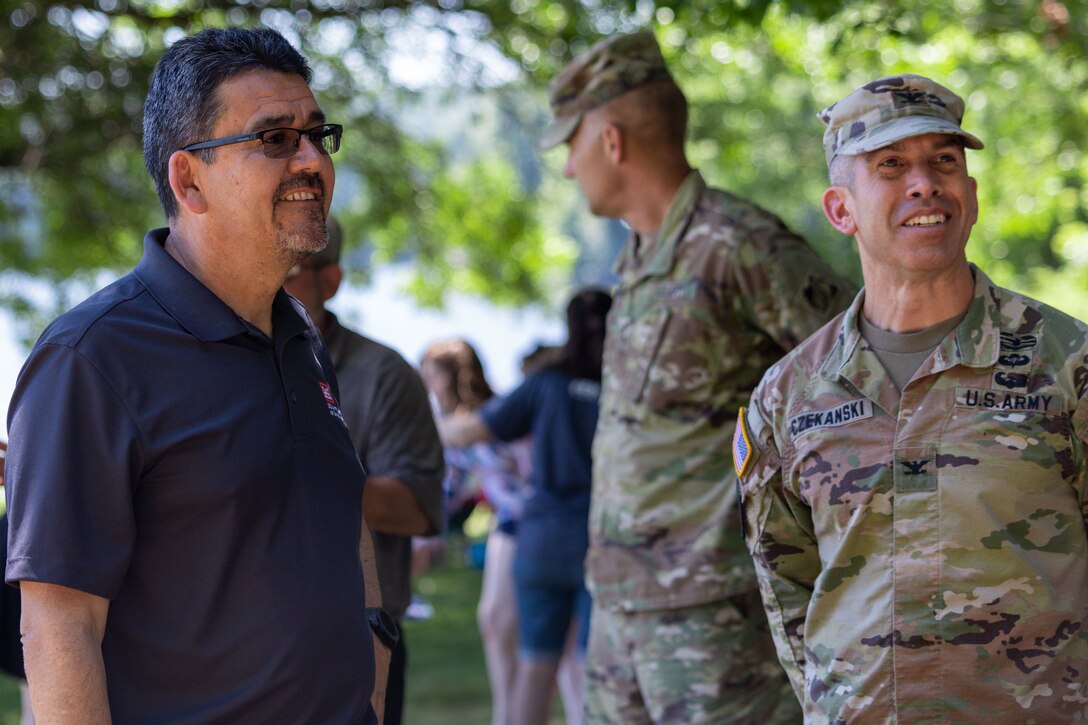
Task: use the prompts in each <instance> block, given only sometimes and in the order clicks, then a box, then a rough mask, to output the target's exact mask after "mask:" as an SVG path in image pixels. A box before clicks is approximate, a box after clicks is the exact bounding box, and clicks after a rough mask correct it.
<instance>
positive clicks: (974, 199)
mask: <svg viewBox="0 0 1088 725" xmlns="http://www.w3.org/2000/svg"><path fill="white" fill-rule="evenodd" d="M967 180H968V181H970V182H971V226H974V225H975V224H976V223H978V182H977V181H975V177H973V176H968V177H967Z"/></svg>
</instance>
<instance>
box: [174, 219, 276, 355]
mask: <svg viewBox="0 0 1088 725" xmlns="http://www.w3.org/2000/svg"><path fill="white" fill-rule="evenodd" d="M196 238H197V237H194V236H193V234H192V233H191V232H188V231H187V230H186V231H181V230H176V229H175V228H174V227H171V229H170V235H169V236H168V237H167V238H166V243H165V244H164V248H165V249H166V252H167V254H169V255H170V256H171V257H173V258H174V259H175V260H176V261H177V263H178V264H180V265H181V266H182V267H184V268H185V269H186V270H188V272H189V274H191V275H193V276H194V277H196V278H197V279H198V280H200V283H201V284H203V285H204V286H205V287H207V288H208V289H209V290H211V292H212V294H214V295H215V296H216V297H218V298H219V299H221V300H223V302H224V303H225V304H226V305H227V306H228V307H230V308H231V309H232V310H234V312H235V313H236V314H237V315H238V316H239V317H241V318H242V319H243V320H246V321H247V322H249V323H250V324H251V325H253V326H254V327H256V328H257V329H259V330H260V331H261V332H263V333H264V334H266V335H268V337H270V338H271V337H272V301H273V299H275V297H276V292H277V291H279V289H280V287H281V286H282V285H283V280H284V278H285V277H286V276H287V269H288V268H289V267H290V265H289V264H286V261H285V260H284V261H280V260H275V261H273V260H263V262H262V261H255V260H254V259H247V258H246V255H245V253H244V252H241V253H239V250H237V249H234V248H231V247H229V246H227V245H223V246H221V247H216V246H214V245H213V244H212V243H204V242H202V241H194V239H196ZM285 265H286V266H285Z"/></svg>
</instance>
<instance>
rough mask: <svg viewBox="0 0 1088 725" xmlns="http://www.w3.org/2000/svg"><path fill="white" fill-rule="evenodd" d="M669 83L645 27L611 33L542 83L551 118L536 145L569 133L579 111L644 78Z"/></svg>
mask: <svg viewBox="0 0 1088 725" xmlns="http://www.w3.org/2000/svg"><path fill="white" fill-rule="evenodd" d="M661 81H668V82H672V76H671V75H670V74H669V69H668V67H666V65H665V58H664V57H663V56H662V55H661V47H660V46H658V44H657V39H656V38H655V37H654V34H653V33H651V32H649V31H643V32H641V33H630V34H627V35H613V36H611V37H608V38H605V39H604V40H602V41H600V42H599V43H597V44H596V45H594V46H593V47H592V48H590V49H589V50H588V51H586V52H585V53H583V54H582V55H580V56H578V57H577V58H575V59H574V60H573V61H571V62H570V63H569V64H568V65H567V66H566V67H565V68H563V70H561V71H559V74H558V75H557V76H556V77H555V78H553V79H552V82H551V83H549V84H548V101H549V103H550V104H551V107H552V112H553V113H554V114H555V120H554V121H553V122H552V125H551V126H550V127H549V128H548V129H547V130H545V132H544V135H543V137H542V138H541V140H540V144H539V147H540V149H541V150H542V151H547V150H548V149H550V148H554V147H555V146H558V145H559V144H561V143H563V142H564V141H566V140H567V139H569V138H570V137H571V135H572V134H573V133H574V131H575V129H577V128H578V124H579V123H581V121H582V114H584V113H585V112H586V111H589V110H590V109H593V108H596V107H597V106H600V105H602V104H604V103H607V102H608V101H611V100H612V99H613V98H616V97H617V96H621V95H623V94H624V93H627V91H631V90H634V89H635V88H639V87H641V86H644V85H647V84H649V83H658V82H661Z"/></svg>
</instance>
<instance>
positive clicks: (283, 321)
mask: <svg viewBox="0 0 1088 725" xmlns="http://www.w3.org/2000/svg"><path fill="white" fill-rule="evenodd" d="M169 234H170V230H169V229H166V228H162V229H153V230H151V231H150V232H148V233H147V235H146V236H145V237H144V256H143V259H141V260H140V264H139V265H137V267H136V269H135V271H134V272H133V274H134V275H135V276H136V278H137V279H139V280H140V282H142V283H143V285H144V287H146V288H147V291H148V293H150V295H151V296H152V297H153V298H154V299H155V301H156V302H158V303H159V304H160V305H161V306H162V308H163V309H164V310H166V312H167V313H168V314H169V315H170V316H171V317H173V318H174V319H175V320H177V322H178V324H179V325H181V326H182V327H184V328H185V329H186V330H188V331H189V332H190V333H191V334H192V335H193V336H195V337H197V338H198V339H200V340H202V341H204V342H219V341H222V340H226V339H228V338H231V337H235V336H237V335H243V334H246V333H252V332H253V331H254V330H255V329H256V328H253V327H252V326H251V325H248V324H247V323H246V322H245V320H243V319H242V318H241V317H239V316H238V314H237V313H236V312H235V311H234V310H232V309H231V308H230V307H229V306H228V305H227V304H226V303H225V302H223V300H221V299H219V298H218V297H216V296H215V294H214V293H213V292H212V291H211V290H210V289H208V288H207V287H205V286H204V284H203V283H201V281H200V280H198V279H197V278H196V277H194V276H193V275H192V274H190V273H189V270H187V269H185V268H184V267H182V266H181V265H180V264H178V261H177V260H176V259H174V258H173V257H171V256H170V254H169V253H168V252H167V251H166V249H165V248H164V247H163V245H164V244H165V243H166V237H167V236H169ZM272 320H273V330H275V333H276V335H277V337H279V336H282V335H286V336H293V335H295V334H298V333H300V332H303V331H305V330H306V321H305V320H303V319H302V318H300V317H299V315H298V312H297V310H296V309H295V308H294V306H293V305H292V304H291V300H290V298H289V297H288V296H287V293H286V292H284V291H283V290H282V289H281V290H280V291H279V292H277V293H276V297H275V299H274V300H273V302H272ZM258 332H259V331H258Z"/></svg>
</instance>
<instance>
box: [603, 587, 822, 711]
mask: <svg viewBox="0 0 1088 725" xmlns="http://www.w3.org/2000/svg"><path fill="white" fill-rule="evenodd" d="M752 615H755V616H752ZM592 621H593V626H592V627H591V629H590V643H589V648H590V651H591V653H593V656H591V657H590V658H589V660H588V667H587V671H586V680H587V683H588V685H589V686H588V687H587V693H586V721H587V722H588V723H596V724H597V725H642V724H648V723H676V725H697V724H699V723H707V724H708V725H709V724H712V723H713V724H714V725H717V724H719V723H735V724H736V725H740V724H741V723H745V724H747V723H750V724H751V725H797V723H800V722H801V707H800V705H798V704H797V699H796V698H795V697H794V696H793V691H792V690H791V689H790V684H789V680H788V679H787V678H786V677H785V674H784V673H783V672H782V668H781V667H779V666H778V663H777V662H776V661H775V657H774V642H773V640H772V639H771V635H770V631H769V630H768V628H767V620H766V618H765V617H763V616H762V614H761V604H760V601H759V594H758V593H757V592H755V591H751V592H748V593H747V594H740V595H738V596H736V597H733V598H730V599H726V600H724V601H720V602H713V603H711V604H704V605H701V606H698V607H690V608H688V609H670V610H662V611H649V612H624V613H620V614H618V615H616V616H613V617H606V618H605V619H600V618H598V617H597V612H596V611H594V613H593V617H592Z"/></svg>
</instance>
